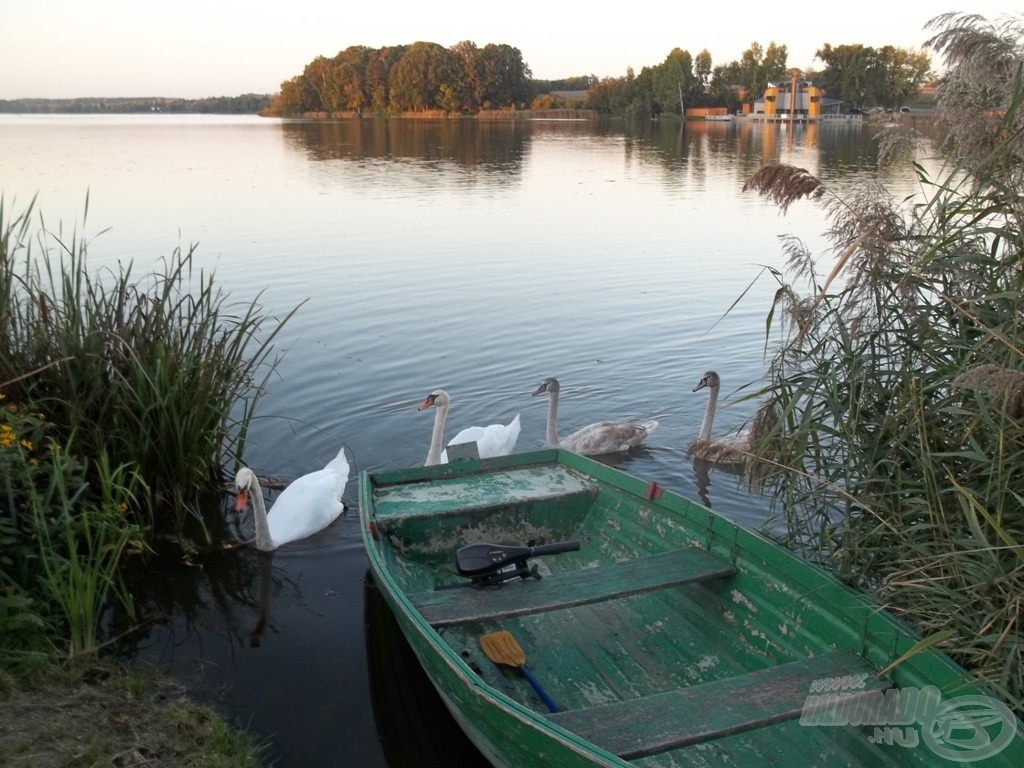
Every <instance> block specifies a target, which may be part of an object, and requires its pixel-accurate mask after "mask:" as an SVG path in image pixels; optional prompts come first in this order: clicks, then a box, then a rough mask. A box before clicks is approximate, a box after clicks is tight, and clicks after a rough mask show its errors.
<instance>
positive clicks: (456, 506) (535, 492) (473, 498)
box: [373, 465, 598, 528]
mask: <svg viewBox="0 0 1024 768" xmlns="http://www.w3.org/2000/svg"><path fill="white" fill-rule="evenodd" d="M446 466H447V465H446ZM439 471H440V470H439ZM449 471H450V472H452V473H453V476H451V477H441V478H440V479H435V480H432V481H430V482H425V481H424V482H416V483H404V484H394V485H382V486H380V487H378V488H376V489H374V491H373V507H374V519H375V520H376V522H377V523H378V525H380V526H382V527H384V528H390V527H392V526H393V525H397V524H400V523H402V522H405V521H408V520H428V521H429V520H436V519H437V518H438V517H441V516H453V515H467V514H474V513H480V512H484V511H488V510H490V511H499V510H501V509H504V508H508V507H528V506H530V505H537V504H541V503H555V504H576V503H579V504H586V503H589V502H591V501H593V500H594V499H596V498H597V495H598V486H597V484H596V483H595V482H594V481H593V480H591V479H590V478H587V477H585V476H583V475H581V474H579V473H576V472H572V471H570V470H567V469H565V468H563V467H560V466H547V465H542V466H528V467H520V468H514V469H509V470H505V471H500V472H488V473H484V474H470V475H466V476H461V475H458V474H456V472H457V466H456V465H453V466H451V467H449Z"/></svg>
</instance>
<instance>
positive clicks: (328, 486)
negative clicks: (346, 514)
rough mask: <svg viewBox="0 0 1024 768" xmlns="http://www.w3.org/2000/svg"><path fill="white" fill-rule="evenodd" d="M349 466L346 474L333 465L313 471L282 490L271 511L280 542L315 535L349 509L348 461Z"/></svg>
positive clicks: (273, 532) (275, 537) (273, 529)
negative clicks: (346, 499) (346, 493)
mask: <svg viewBox="0 0 1024 768" xmlns="http://www.w3.org/2000/svg"><path fill="white" fill-rule="evenodd" d="M332 464H333V462H332ZM345 466H346V471H345V473H344V474H342V473H341V472H339V471H338V470H337V469H333V468H326V469H321V470H319V471H317V472H310V473H309V474H308V475H303V476H302V477H300V478H298V479H296V480H295V481H293V482H292V483H291V484H290V485H289V486H288V487H287V488H285V489H284V491H282V492H281V495H280V496H278V497H277V500H276V501H275V502H274V506H273V507H272V508H271V509H270V512H269V513H268V514H267V521H268V523H269V524H270V536H271V538H272V539H273V541H274V543H275V544H276V545H278V546H280V545H282V544H287V543H288V542H289V541H298V540H299V539H304V538H306V537H307V536H312V535H313V534H314V533H317V532H318V531H322V530H323V529H324V528H326V527H327V526H328V525H330V524H331V523H332V522H334V520H335V519H337V517H338V515H340V514H341V512H342V510H343V509H344V508H345V505H344V504H342V502H341V496H342V494H343V493H344V491H345V485H346V484H347V483H348V471H347V466H348V463H347V462H346V464H345Z"/></svg>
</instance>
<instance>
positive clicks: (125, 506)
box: [117, 501, 128, 512]
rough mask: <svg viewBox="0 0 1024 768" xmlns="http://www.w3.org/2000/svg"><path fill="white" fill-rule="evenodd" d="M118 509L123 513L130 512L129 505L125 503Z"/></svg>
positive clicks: (119, 505)
mask: <svg viewBox="0 0 1024 768" xmlns="http://www.w3.org/2000/svg"><path fill="white" fill-rule="evenodd" d="M117 508H118V509H120V510H121V511H122V512H127V511H128V505H127V504H125V503H124V502H123V501H122V502H121V503H120V504H118V505H117Z"/></svg>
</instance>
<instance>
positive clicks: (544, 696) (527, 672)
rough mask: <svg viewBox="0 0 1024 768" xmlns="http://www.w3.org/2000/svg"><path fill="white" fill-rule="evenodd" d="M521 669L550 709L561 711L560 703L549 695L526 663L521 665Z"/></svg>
mask: <svg viewBox="0 0 1024 768" xmlns="http://www.w3.org/2000/svg"><path fill="white" fill-rule="evenodd" d="M519 671H520V672H522V673H523V677H525V678H526V679H527V680H528V681H529V682H530V685H532V686H533V690H535V691H536V692H537V695H538V696H540V697H541V699H543V701H544V703H545V704H547V705H548V709H550V710H551V711H552V712H558V711H560V710H559V709H558V705H557V704H555V702H554V701H552V700H551V697H550V696H548V692H547V691H545V690H544V689H543V688H542V687H541V685H540V683H538V682H537V678H535V677H534V676H533V673H532V672H530V670H528V669H527V668H526V665H525V664H520V665H519Z"/></svg>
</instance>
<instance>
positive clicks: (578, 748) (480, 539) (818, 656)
mask: <svg viewBox="0 0 1024 768" xmlns="http://www.w3.org/2000/svg"><path fill="white" fill-rule="evenodd" d="M360 514H361V516H362V518H363V520H362V522H363V536H364V543H365V546H366V550H367V554H368V556H369V559H370V565H371V569H372V571H373V576H374V579H375V581H376V582H377V586H378V589H379V590H380V592H381V594H382V595H383V596H384V598H385V600H386V601H387V603H388V605H389V606H390V608H391V610H392V612H393V613H394V615H395V617H396V619H397V621H398V623H399V625H400V627H401V630H402V632H403V634H404V635H405V637H406V638H407V640H408V642H409V645H410V647H411V648H412V650H413V652H414V653H415V655H416V657H417V658H418V660H419V662H420V664H421V665H422V667H423V668H424V670H425V671H426V673H427V675H428V677H429V678H430V680H431V681H432V683H433V684H434V686H435V687H436V689H437V690H438V692H439V694H440V696H441V698H442V700H443V701H444V702H445V705H446V706H447V707H448V709H449V710H450V712H451V713H452V715H453V716H454V717H455V718H456V720H457V721H458V722H459V724H460V725H461V726H462V728H463V730H464V731H465V732H466V733H467V735H469V737H470V738H471V739H472V740H473V742H474V743H475V744H476V745H477V747H478V748H479V749H480V751H481V752H482V753H483V754H484V755H485V756H486V757H487V758H488V760H490V761H491V762H492V763H493V764H495V765H507V766H540V765H552V766H560V767H562V766H565V767H567V768H575V766H618V767H619V768H621V766H626V765H631V764H632V765H642V766H645V767H648V768H653V767H655V766H675V765H687V766H701V765H707V766H715V765H721V764H726V763H727V764H730V765H737V766H743V765H764V764H765V756H766V755H772V756H773V758H772V760H773V762H776V761H777V762H778V763H779V764H784V763H787V762H788V763H791V764H794V765H806V764H815V765H824V764H842V765H870V766H876V765H931V764H934V765H939V764H943V765H948V763H949V760H950V759H955V760H958V761H960V762H965V761H966V759H965V758H969V759H976V757H977V756H982V757H984V756H986V753H985V752H984V749H985V748H986V747H985V744H984V743H982V742H983V740H982V736H984V738H986V739H988V744H989V746H988V749H989V752H991V753H992V754H991V755H989V756H988V759H986V760H985V761H984V762H983V763H982V764H984V765H1015V766H1016V765H1021V764H1024V749H1022V742H1021V738H1020V733H1019V728H1018V725H1019V724H1018V723H1017V721H1016V720H1015V719H1014V718H1013V717H1012V715H1009V710H1007V709H1006V708H1005V706H1002V705H1001V704H999V703H998V702H996V700H995V699H993V698H992V697H990V696H988V695H987V693H986V692H984V691H983V690H981V689H979V688H977V687H976V686H972V685H970V684H969V683H965V680H966V678H965V674H964V672H963V670H962V669H960V668H959V667H957V666H956V665H955V664H953V663H952V661H951V660H949V659H948V658H946V657H944V656H941V655H937V654H927V653H914V652H913V649H914V647H915V644H916V643H918V641H919V638H917V637H915V636H914V635H913V633H911V632H910V631H908V630H907V629H906V628H905V627H904V626H902V625H901V624H900V623H899V622H898V621H896V620H895V619H893V618H892V617H889V616H887V615H886V614H884V613H882V612H880V611H879V610H878V608H877V606H875V605H873V604H872V603H870V602H869V601H868V600H866V599H865V598H863V597H862V596H860V595H858V594H856V593H854V592H853V591H851V590H850V589H848V588H847V587H845V586H844V585H842V584H840V583H839V582H838V581H836V580H835V579H833V578H832V577H830V576H828V575H827V574H825V573H823V572H821V571H820V570H818V569H816V568H813V567H812V566H810V565H809V564H808V563H806V562H804V561H803V560H800V559H799V558H797V557H795V556H793V555H792V554H790V553H788V552H786V551H785V550H783V549H782V548H780V547H779V546H778V545H776V544H774V543H772V542H770V541H768V540H766V539H764V538H763V537H761V536H758V535H757V534H754V533H752V532H750V531H747V530H745V529H743V528H742V527H740V526H738V525H735V524H734V523H732V522H730V521H728V520H725V519H724V518H721V517H720V516H718V515H716V514H715V513H714V512H712V511H711V510H708V509H706V508H704V507H701V506H699V505H696V504H693V503H692V502H689V501H687V500H686V499H683V498H682V497H679V496H678V495H676V494H672V493H670V492H668V491H664V490H663V489H660V488H658V487H657V486H654V485H653V484H648V483H644V482H643V481H641V480H639V479H637V478H634V477H631V476H629V475H627V474H625V473H622V472H618V471H616V470H613V469H611V468H609V467H606V466H604V465H601V464H598V463H597V462H594V461H591V460H589V459H586V458H583V457H580V456H576V455H574V454H571V453H567V452H564V451H541V452H536V453H533V454H514V455H512V456H508V457H501V458H498V459H488V460H481V461H475V460H467V461H461V462H455V463H453V464H450V465H444V466H442V467H430V468H414V469H409V470H399V471H394V472H381V473H372V474H367V473H364V474H363V475H362V476H361V478H360ZM567 540H577V541H579V542H580V547H579V550H578V551H570V552H567V553H563V554H557V555H551V556H545V557H537V558H535V559H534V566H535V568H536V569H537V573H536V576H539V577H540V578H532V577H528V578H525V579H523V578H516V579H514V580H512V581H510V582H508V583H505V584H502V585H500V587H495V588H483V589H477V588H473V587H472V586H467V584H468V580H467V579H465V578H463V577H461V576H459V575H458V573H457V572H456V569H455V552H456V550H457V549H458V548H459V547H462V546H466V545H469V544H479V543H490V544H500V545H506V546H515V545H531V546H532V545H535V544H536V545H540V544H550V543H554V542H560V541H567ZM498 630H505V631H509V632H511V633H512V635H513V636H514V637H515V638H516V640H517V641H518V643H519V644H520V645H521V646H522V647H523V648H524V649H525V651H524V652H525V655H526V657H527V659H528V662H527V663H528V665H529V668H530V669H531V670H533V672H534V674H535V676H536V677H537V678H538V679H539V680H541V681H542V682H543V684H544V686H545V687H546V688H547V689H548V692H549V693H550V694H551V697H552V698H553V699H554V700H555V701H556V702H558V704H559V707H560V709H563V710H565V711H562V712H551V711H549V710H548V707H547V706H546V705H545V703H544V701H543V700H542V698H541V697H539V696H538V694H537V693H536V692H535V691H534V690H533V689H532V688H531V686H530V685H528V684H527V683H526V681H525V680H524V679H523V677H522V676H521V675H520V674H519V672H518V671H517V670H515V669H511V668H507V667H504V666H499V665H497V664H494V663H493V662H492V661H491V660H490V659H489V658H487V656H486V655H485V653H484V651H482V650H481V645H480V642H479V640H480V638H481V637H482V636H484V635H486V634H489V633H493V632H496V631H498ZM905 654H907V655H908V659H907V660H905V661H903V662H902V663H900V664H898V665H897V666H895V667H893V668H892V669H887V671H886V673H885V674H884V675H882V674H879V671H880V670H883V669H886V668H887V667H889V666H890V665H891V663H892V662H893V661H895V660H896V659H898V658H900V657H901V656H903V655H905ZM829 685H833V686H840V688H839V689H837V690H841V691H842V688H841V687H842V686H843V685H845V686H847V688H849V687H850V686H852V685H859V686H860V688H859V689H858V690H861V689H862V690H861V693H862V694H864V695H867V694H868V692H870V693H871V695H872V696H874V697H875V698H874V699H873V701H882V700H883V697H885V696H887V695H888V696H889V699H888V700H889V702H890V705H892V704H893V703H894V702H896V698H895V697H896V696H897V695H898V694H899V693H906V694H907V695H909V692H911V691H920V690H934V691H935V692H936V694H937V695H938V696H939V697H940V699H941V701H943V702H949V701H950V700H952V699H954V698H956V697H963V696H965V695H966V696H974V697H980V698H979V701H981V702H982V703H984V704H989V705H991V707H992V711H993V712H995V713H996V718H995V721H993V722H990V723H989V724H988V725H987V726H986V728H987V730H984V732H982V731H976V732H975V733H974V736H975V737H976V738H974V740H973V741H971V740H970V739H967V740H963V739H962V740H960V741H959V742H958V741H957V739H955V738H948V734H947V735H946V736H943V735H942V734H941V733H939V731H937V730H936V728H937V726H935V724H934V723H930V722H928V723H920V722H916V721H913V719H912V720H911V721H910V722H907V723H895V722H893V723H887V722H884V721H882V722H879V723H871V722H868V723H866V724H864V725H849V724H846V725H843V724H841V723H839V722H832V721H834V720H836V718H835V717H834V716H831V721H830V719H829V718H830V715H829V714H828V712H826V713H825V715H822V713H821V712H818V713H817V714H815V712H814V711H813V710H810V709H808V702H811V701H819V702H820V701H823V700H817V699H814V698H813V697H814V696H815V695H816V694H820V693H822V691H823V690H824V691H825V692H828V686H829ZM822 686H825V687H824V689H822ZM842 692H845V693H852V692H856V691H854V690H853V689H850V690H847V691H842ZM894 692H895V693H894ZM997 704H998V706H997ZM999 706H1002V709H999ZM890 708H891V707H890ZM876 709H877V708H876ZM862 711H863V707H862ZM834 714H835V713H834V712H833V713H832V715H834ZM890 714H891V713H890ZM1000 718H1002V719H1001V720H1000ZM801 719H803V721H804V724H801ZM868 719H870V718H868ZM875 719H878V716H877V713H876V717H875ZM971 727H973V726H971ZM880 729H882V730H880ZM968 730H970V727H969V728H968ZM912 737H916V738H917V743H916V745H911V744H910V740H911V738H912ZM968 742H970V743H968ZM972 744H973V746H971V745H972ZM944 749H950V750H959V751H954V752H950V753H944V752H943V750H944ZM950 754H953V755H954V757H953V758H950Z"/></svg>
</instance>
